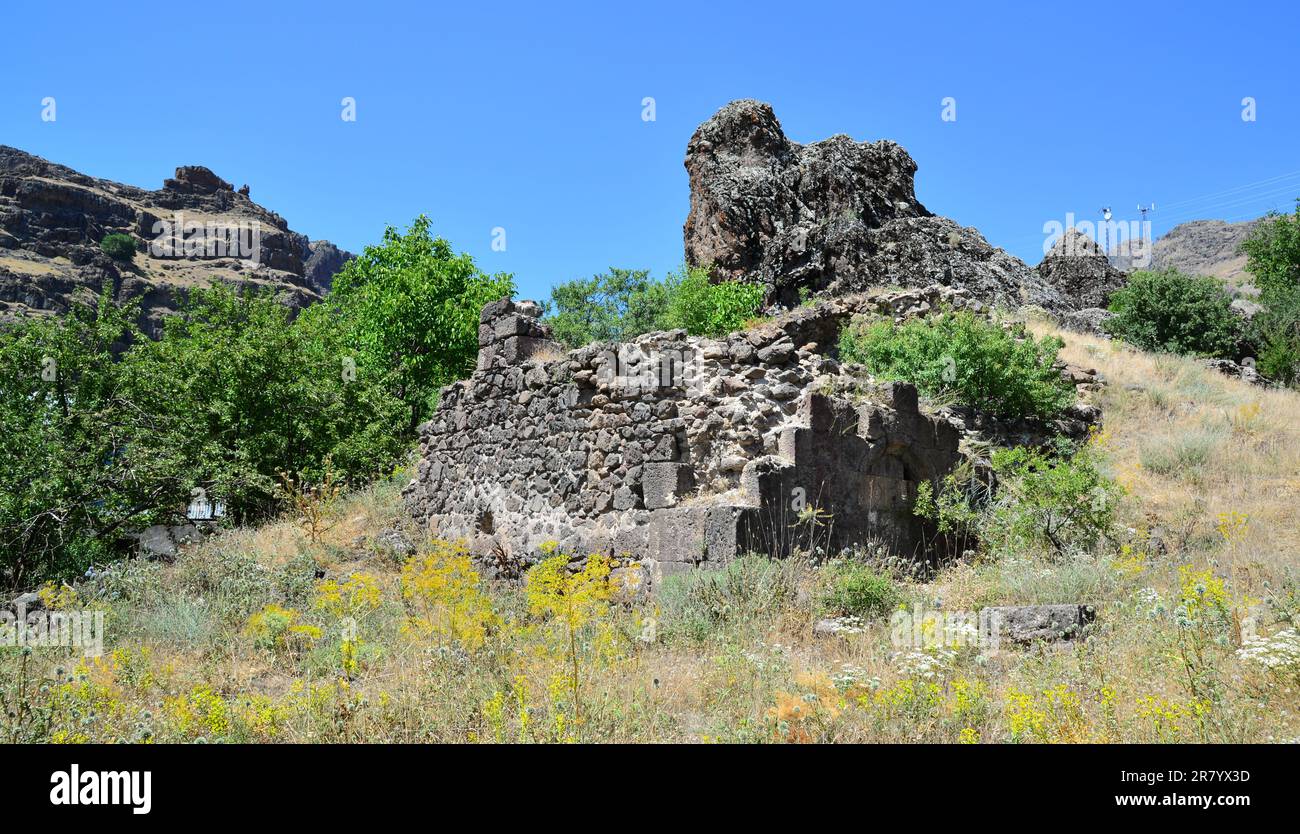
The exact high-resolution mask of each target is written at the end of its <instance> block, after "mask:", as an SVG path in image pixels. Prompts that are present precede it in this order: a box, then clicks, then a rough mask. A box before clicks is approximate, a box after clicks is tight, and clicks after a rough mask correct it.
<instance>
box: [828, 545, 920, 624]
mask: <svg viewBox="0 0 1300 834" xmlns="http://www.w3.org/2000/svg"><path fill="white" fill-rule="evenodd" d="M822 579H823V582H824V583H825V584H824V585H823V587H822V589H821V592H820V593H819V594H818V597H817V603H818V610H819V613H821V614H824V615H828V616H853V617H861V618H863V619H869V618H871V617H877V616H880V615H881V614H885V613H887V612H889V611H891V610H893V609H894V608H895V607H896V606H897V605H898V603H899V600H901V599H902V596H903V595H902V593H901V592H900V591H899V589H898V586H897V585H896V584H895V583H894V580H893V579H892V578H891V577H890V576H888V575H887V574H884V573H881V572H880V571H877V570H876V569H875V568H873V567H872V566H871V565H869V564H867V563H866V562H861V561H856V560H853V559H836V560H835V561H833V562H828V563H827V564H826V565H825V566H824V567H823V568H822Z"/></svg>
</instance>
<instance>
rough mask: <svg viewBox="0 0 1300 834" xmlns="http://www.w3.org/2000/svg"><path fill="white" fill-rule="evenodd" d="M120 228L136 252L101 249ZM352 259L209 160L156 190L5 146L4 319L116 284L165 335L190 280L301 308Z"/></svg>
mask: <svg viewBox="0 0 1300 834" xmlns="http://www.w3.org/2000/svg"><path fill="white" fill-rule="evenodd" d="M112 233H119V234H126V235H130V236H131V238H133V239H134V241H135V245H136V252H135V254H134V256H133V257H131V258H130V259H129V260H126V259H121V260H119V259H114V258H110V257H109V256H108V255H106V254H105V253H104V252H103V251H102V250H101V248H100V242H101V241H102V240H103V238H104V236H105V235H108V234H112ZM350 257H352V256H351V255H349V254H348V253H346V252H343V251H342V250H339V249H338V248H337V247H335V246H334V245H333V244H331V243H329V241H315V242H313V241H310V240H308V238H307V237H305V236H304V235H301V234H299V233H297V232H295V231H293V230H292V229H290V228H289V225H288V223H287V222H286V221H285V219H284V218H283V217H281V216H280V215H278V214H276V213H275V212H273V211H270V210H268V209H266V208H263V207H262V206H260V205H258V204H257V203H255V202H253V200H252V199H251V198H250V197H249V189H248V186H244V187H243V188H241V189H239V190H236V189H235V188H234V186H233V185H231V184H230V183H228V182H226V181H225V180H223V179H221V178H220V177H218V176H217V175H216V174H214V173H213V172H212V171H210V170H208V169H207V168H203V167H199V166H186V167H181V168H178V169H176V176H175V177H173V178H170V179H167V180H166V181H165V182H164V183H163V187H162V188H160V189H158V190H156V191H150V190H147V189H143V188H137V187H135V186H131V185H123V184H121V183H116V182H111V181H109V180H102V179H97V178H95V177H90V176H87V175H85V174H81V173H79V172H77V171H74V170H72V169H71V168H68V167H66V166H63V165H57V164H55V163H52V162H48V161H46V160H44V159H41V158H40V157H37V156H33V155H31V154H28V153H25V152H23V151H20V150H17V149H16V148H11V147H7V146H3V145H0V319H4V318H9V317H12V316H14V315H20V314H24V313H37V314H40V313H63V312H66V311H67V310H68V308H69V307H70V306H71V305H73V304H76V303H87V302H92V301H93V300H94V299H95V298H96V297H97V296H98V295H99V293H100V292H101V288H103V287H108V288H109V290H110V291H111V292H112V295H113V297H114V299H115V300H117V301H118V302H126V301H132V300H138V301H139V303H140V306H141V322H140V324H141V327H142V328H143V329H144V331H145V332H146V333H148V334H150V335H151V336H157V335H158V334H159V333H160V332H161V327H162V319H163V317H164V316H165V315H166V314H167V313H169V312H172V311H174V310H175V309H176V307H177V302H178V296H180V295H183V293H184V292H185V291H186V290H188V289H190V288H194V287H204V286H209V285H211V284H213V283H215V282H222V283H226V284H230V285H232V286H236V287H240V288H260V289H270V290H273V291H274V292H276V293H277V294H278V295H279V297H280V298H281V299H282V300H283V301H284V303H286V304H288V305H289V306H291V307H294V308H301V307H304V306H306V305H308V304H310V303H312V302H314V301H316V300H318V299H319V298H320V297H321V295H322V294H323V293H324V292H325V291H327V290H328V288H329V286H330V282H331V281H332V279H333V276H334V274H335V273H336V272H337V271H338V270H339V269H341V268H342V266H343V264H344V263H346V262H347V260H348V259H349V258H350Z"/></svg>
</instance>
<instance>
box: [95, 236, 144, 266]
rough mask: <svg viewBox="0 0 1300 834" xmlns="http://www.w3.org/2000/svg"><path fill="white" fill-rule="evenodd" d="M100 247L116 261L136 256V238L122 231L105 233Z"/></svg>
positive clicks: (127, 259)
mask: <svg viewBox="0 0 1300 834" xmlns="http://www.w3.org/2000/svg"><path fill="white" fill-rule="evenodd" d="M99 248H100V249H102V250H104V254H105V255H108V256H109V257H110V258H112V259H113V260H115V261H130V260H131V259H132V258H134V257H135V238H133V237H131V236H130V235H124V234H121V233H114V234H110V235H104V239H103V240H101V241H100V242H99Z"/></svg>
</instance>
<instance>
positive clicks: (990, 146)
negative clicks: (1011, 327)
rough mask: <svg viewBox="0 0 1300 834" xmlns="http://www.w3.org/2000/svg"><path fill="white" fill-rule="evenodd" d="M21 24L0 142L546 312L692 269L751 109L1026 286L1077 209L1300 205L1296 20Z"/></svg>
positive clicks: (1114, 15)
mask: <svg viewBox="0 0 1300 834" xmlns="http://www.w3.org/2000/svg"><path fill="white" fill-rule="evenodd" d="M23 5H24V6H25V8H19V7H15V6H14V5H13V4H9V5H7V6H6V8H5V11H4V19H5V30H6V37H5V48H4V50H3V51H0V75H2V77H3V83H2V84H0V143H5V144H10V145H14V146H17V147H19V148H22V149H24V150H27V151H30V152H33V153H36V154H38V155H41V156H44V157H46V158H48V159H51V160H54V161H56V162H60V163H64V164H66V165H70V166H72V167H74V168H76V169H78V170H81V171H84V172H86V173H89V174H93V175H95V176H100V177H107V178H110V179H114V180H119V181H122V182H127V183H132V184H135V185H140V186H145V187H149V188H157V187H159V186H160V185H161V183H162V180H163V178H164V177H166V176H169V175H170V174H171V172H172V170H173V169H174V168H175V167H176V166H178V165H185V164H201V165H206V166H208V167H210V168H212V169H213V170H214V171H216V172H217V173H218V174H220V175H221V176H223V177H225V178H226V179H228V180H231V181H232V182H234V183H235V184H236V185H240V184H243V183H248V184H249V185H250V186H251V188H252V196H253V198H254V199H255V200H257V201H258V202H260V203H262V204H263V205H265V206H268V207H269V208H271V209H274V210H275V211H278V212H280V213H281V214H282V215H284V216H285V217H286V218H287V219H288V220H289V223H290V225H291V226H292V227H293V228H294V229H296V230H299V231H302V232H304V233H306V234H308V235H310V236H311V237H313V238H320V237H324V238H329V239H330V240H333V241H335V242H336V243H338V244H340V245H342V246H344V247H346V248H348V249H351V250H353V251H359V250H360V248H361V247H362V246H364V245H365V244H366V243H371V242H375V241H376V240H378V238H379V237H380V234H381V232H382V230H383V227H384V226H385V224H396V225H405V224H407V223H409V222H410V221H411V219H412V218H414V217H415V216H416V215H417V214H420V213H421V212H423V213H427V214H428V215H430V217H432V218H433V221H434V227H435V229H436V230H437V231H438V233H439V234H441V235H443V236H444V237H447V238H448V239H449V240H451V241H452V243H453V244H454V245H455V246H456V247H457V248H459V249H462V250H465V251H468V252H470V253H472V254H473V255H474V256H475V258H476V259H477V260H478V262H479V263H480V265H481V266H482V267H483V268H485V269H487V270H490V271H509V272H513V273H514V274H515V276H516V280H517V281H518V283H519V286H520V294H521V295H522V296H532V297H544V296H545V295H546V293H547V290H548V288H549V287H550V286H551V285H552V284H554V283H555V282H557V281H562V280H567V279H570V278H573V277H576V276H582V275H589V274H592V273H594V272H598V271H601V270H603V269H605V268H607V267H609V266H611V265H616V266H624V267H636V268H649V269H651V270H653V271H654V273H655V274H656V275H663V274H664V273H665V272H666V271H668V270H670V269H672V268H674V267H675V266H677V265H678V264H679V263H680V261H681V259H682V239H681V229H682V222H683V221H684V220H685V218H686V211H687V205H688V188H687V178H686V172H685V170H684V168H683V167H682V158H683V155H684V152H685V147H686V142H687V140H688V139H689V138H690V135H691V133H692V131H693V130H694V129H695V127H696V125H698V124H699V123H700V122H701V121H703V120H704V119H706V118H708V117H709V116H710V115H711V114H712V113H713V112H714V111H715V110H717V109H718V108H719V107H721V106H722V105H723V104H725V103H726V102H727V101H729V100H731V99H736V98H747V97H748V98H758V99H763V100H766V101H769V102H771V103H772V105H773V106H774V108H775V110H776V114H777V117H778V118H779V119H780V120H781V122H782V124H783V126H784V127H785V130H786V132H787V134H788V135H789V136H790V137H791V138H792V139H795V140H796V141H801V142H809V141H815V140H817V139H822V138H825V137H827V136H829V135H831V134H833V133H847V134H849V135H851V136H853V137H854V138H856V139H859V140H875V139H879V138H890V139H894V140H896V141H898V142H900V143H901V144H902V145H903V146H904V147H906V148H907V149H908V150H909V151H910V152H911V154H912V156H913V157H914V158H915V159H916V161H917V163H918V165H919V171H918V174H917V191H918V195H919V197H920V198H921V200H922V201H923V202H924V203H925V204H926V205H927V206H928V207H929V208H930V209H931V210H932V211H935V212H937V213H940V214H944V215H948V216H950V217H953V218H954V219H956V220H958V221H959V222H961V223H963V224H967V225H973V226H976V227H978V228H979V229H980V230H981V231H982V232H983V233H984V234H985V236H986V237H988V238H989V240H990V241H992V242H993V243H994V244H996V245H1000V246H1003V247H1005V248H1007V249H1009V250H1010V251H1012V252H1014V253H1015V254H1017V255H1019V256H1020V257H1022V258H1024V259H1026V260H1027V261H1029V262H1030V263H1037V261H1038V260H1039V258H1040V257H1041V252H1042V244H1043V237H1044V236H1043V232H1042V227H1043V224H1044V223H1046V222H1048V221H1050V220H1054V219H1055V220H1060V221H1062V222H1063V221H1064V220H1065V215H1066V213H1067V212H1075V213H1076V214H1077V215H1078V216H1079V217H1080V218H1087V219H1092V218H1095V217H1096V214H1097V210H1098V209H1099V208H1100V207H1101V206H1102V205H1111V206H1112V207H1113V208H1115V210H1116V213H1117V216H1118V217H1120V218H1122V219H1129V218H1133V217H1135V211H1134V208H1135V206H1136V204H1137V203H1138V202H1139V201H1141V202H1152V201H1154V202H1155V203H1156V204H1157V211H1156V213H1155V215H1153V217H1154V219H1155V220H1156V221H1157V222H1156V224H1155V232H1156V233H1157V234H1159V233H1161V232H1163V231H1164V230H1166V229H1167V228H1169V226H1170V225H1172V224H1173V223H1174V222H1177V221H1179V220H1183V219H1192V218H1202V217H1224V218H1238V217H1244V216H1253V215H1255V214H1259V213H1262V212H1263V211H1265V210H1267V209H1269V208H1279V209H1282V210H1288V209H1289V208H1290V207H1291V206H1292V205H1293V203H1292V200H1293V199H1294V198H1295V197H1296V196H1300V153H1298V152H1297V151H1298V150H1300V140H1298V137H1300V84H1297V83H1296V78H1297V68H1296V66H1297V65H1296V45H1297V39H1298V38H1300V11H1298V10H1300V3H1296V2H1295V0H1289V1H1287V2H1283V0H1277V1H1276V2H1239V3H1230V4H1225V3H1222V2H1215V3H1199V2H1186V3H1177V4H1175V3H1168V4H1163V3H1110V4H1105V3H1103V4H1086V5H1085V4H1059V3H1051V4H1049V3H1036V4H1028V3H1026V4H1016V5H1014V6H1013V5H1012V4H1009V3H1008V4H1003V3H998V2H992V1H991V0H990V2H983V3H969V2H963V3H946V2H945V3H937V2H936V3H922V2H913V3H899V2H889V3H868V2H864V3H851V4H850V3H844V4H819V3H812V2H805V3H789V2H785V3H779V4H776V3H773V4H770V5H765V4H763V3H759V2H745V3H713V2H707V3H706V2H699V0H696V1H695V2H689V3H680V4H670V3H651V4H641V7H633V6H632V4H618V5H619V6H620V8H615V7H614V4H606V5H603V6H601V5H591V6H582V7H579V6H567V5H563V4H559V3H554V4H553V3H527V4H516V3H507V2H495V3H468V2H466V3H459V4H454V5H444V4H435V3H414V2H411V3H386V2H380V1H379V0H368V2H364V3H363V2H353V3H346V4H344V3H294V4H288V3H276V4H271V3H252V4H244V3H220V4H210V5H199V6H193V7H181V6H177V7H174V8H173V7H168V6H158V5H156V4H154V5H140V6H138V7H135V8H131V9H130V10H118V9H111V8H109V4H103V3H93V4H91V3H77V4H68V3H26V4H23ZM78 7H79V8H78ZM46 96H52V97H54V98H55V100H56V102H57V105H56V106H57V121H55V122H52V123H51V122H43V121H41V118H40V116H41V100H42V99H43V98H45V97H46ZM344 96H352V97H354V98H355V99H356V102H357V120H356V122H354V123H348V122H344V121H343V120H342V119H340V111H341V105H340V101H341V99H342V98H343V97H344ZM646 96H652V97H654V98H655V100H656V109H657V120H656V121H654V122H644V121H642V119H641V109H642V108H641V100H642V98H644V97H646ZM947 96H951V97H954V98H955V99H956V100H957V120H956V121H955V122H944V121H942V120H941V118H940V114H941V104H940V102H941V100H942V99H943V98H944V97H947ZM1247 96H1251V97H1253V98H1254V99H1255V100H1256V107H1257V119H1256V121H1254V122H1245V121H1243V120H1242V118H1241V114H1242V104H1241V100H1242V99H1243V98H1244V97H1247ZM1284 175H1291V176H1289V177H1288V176H1284ZM1276 177H1282V179H1272V180H1271V181H1270V182H1266V183H1264V184H1261V185H1251V184H1252V183H1260V182H1261V181H1265V180H1270V178H1276ZM1243 186H1249V187H1246V188H1241V190H1236V191H1229V190H1231V189H1238V188H1240V187H1243ZM1225 191H1229V193H1228V194H1226V195H1220V194H1219V192H1225ZM1215 195H1218V196H1215ZM1166 206H1168V207H1169V208H1168V209H1166ZM497 226H500V227H504V228H505V230H506V243H507V248H506V251H505V252H493V251H492V249H491V240H492V238H491V235H492V229H493V228H494V227H497Z"/></svg>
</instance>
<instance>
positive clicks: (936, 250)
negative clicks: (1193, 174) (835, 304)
mask: <svg viewBox="0 0 1300 834" xmlns="http://www.w3.org/2000/svg"><path fill="white" fill-rule="evenodd" d="M686 170H687V171H688V172H689V174H690V185H691V205H690V213H689V215H688V216H687V218H686V226H685V233H684V237H685V249H686V260H687V262H688V263H690V264H693V265H703V264H711V265H712V266H713V268H714V278H715V280H741V281H748V282H751V283H759V284H762V285H764V286H765V287H767V289H768V292H769V297H770V299H771V300H773V301H777V302H781V303H784V304H787V305H788V304H791V303H792V302H794V301H795V300H797V299H798V297H799V292H800V290H802V289H807V290H808V291H812V292H817V293H820V294H823V295H827V296H830V295H837V294H846V293H852V292H860V291H863V290H866V289H868V288H871V287H881V286H902V287H924V286H927V285H930V284H940V285H945V286H952V287H962V288H965V289H968V290H969V291H970V292H971V293H972V294H973V295H974V296H975V297H976V298H978V299H980V300H982V301H984V302H986V303H990V304H1005V305H1008V306H1013V307H1014V306H1019V305H1021V304H1035V305H1038V306H1041V307H1044V308H1046V309H1048V310H1053V311H1056V310H1061V309H1065V308H1069V307H1071V306H1074V305H1072V304H1071V302H1070V301H1069V299H1064V298H1062V297H1061V296H1060V294H1059V293H1057V292H1056V291H1055V290H1054V289H1053V288H1052V287H1050V286H1047V285H1045V284H1043V283H1042V281H1041V280H1040V279H1039V278H1038V276H1037V274H1036V273H1035V272H1034V271H1033V270H1032V269H1031V268H1029V267H1028V266H1027V265H1026V264H1025V263H1024V262H1023V261H1021V260H1019V259H1018V258H1015V257H1013V256H1011V255H1009V254H1007V253H1006V252H1004V251H1003V250H1001V249H998V248H996V247H994V246H992V245H990V244H989V243H988V241H986V240H985V239H984V237H983V236H982V235H980V233H979V232H978V231H977V230H975V229H973V228H970V227H963V226H961V225H959V224H957V223H955V222H953V221H951V220H948V219H946V218H943V217H937V216H935V215H933V214H932V213H931V212H930V211H929V210H927V209H926V208H925V206H923V205H921V203H920V202H919V201H918V200H917V199H916V193H915V188H914V175H915V173H916V163H915V162H914V161H913V160H912V158H911V156H909V155H908V153H907V151H905V150H904V149H903V148H902V147H900V146H899V145H897V144H895V143H894V142H890V141H887V140H882V141H879V142H872V143H865V142H856V141H854V140H853V139H851V138H849V137H848V136H842V135H841V136H832V137H831V138H829V139H826V140H823V141H821V142H814V143H812V144H810V145H800V144H798V143H795V142H791V141H790V140H789V139H787V138H786V136H785V133H784V132H783V131H782V130H781V125H780V123H779V122H778V121H777V119H776V116H775V114H773V112H772V108H771V107H770V106H769V105H767V104H764V103H762V102H758V101H750V100H744V101H734V102H732V103H730V104H728V105H727V106H726V107H723V108H722V109H721V110H719V111H718V112H717V113H716V114H715V115H714V116H713V117H712V118H710V119H709V120H708V121H707V122H705V123H704V124H702V125H700V127H699V128H698V129H697V130H696V131H695V134H694V135H693V136H692V137H691V140H690V143H689V144H688V146H687V149H686Z"/></svg>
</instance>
